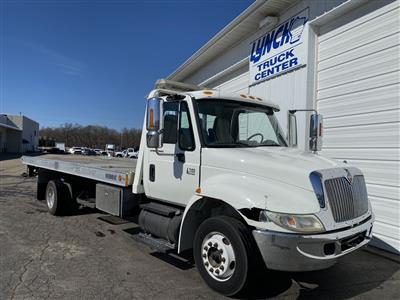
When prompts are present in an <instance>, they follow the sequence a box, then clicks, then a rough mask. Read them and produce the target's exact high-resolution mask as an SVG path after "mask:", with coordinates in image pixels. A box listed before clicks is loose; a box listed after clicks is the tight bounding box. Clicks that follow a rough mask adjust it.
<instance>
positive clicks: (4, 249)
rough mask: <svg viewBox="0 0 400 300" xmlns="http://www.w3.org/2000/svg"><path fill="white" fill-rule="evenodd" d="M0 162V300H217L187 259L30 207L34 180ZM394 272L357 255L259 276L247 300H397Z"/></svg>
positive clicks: (129, 233) (120, 227) (91, 214)
mask: <svg viewBox="0 0 400 300" xmlns="http://www.w3.org/2000/svg"><path fill="white" fill-rule="evenodd" d="M24 171H25V168H24V166H23V165H22V164H21V163H20V160H19V159H18V158H15V157H12V156H4V155H3V156H0V299H218V298H223V297H222V296H220V295H218V294H216V293H215V292H213V291H212V290H210V289H209V288H208V287H207V286H206V284H205V283H204V282H203V281H202V279H201V278H200V275H199V274H198V272H197V270H196V267H195V265H194V264H193V260H192V257H191V256H190V255H184V256H178V255H176V254H174V253H169V254H163V253H160V252H157V251H155V250H153V249H151V248H150V247H148V246H147V245H145V244H143V243H140V242H138V241H137V240H136V239H134V238H132V237H134V236H135V235H136V233H137V232H138V227H137V225H136V224H135V223H133V222H126V223H123V224H117V225H113V224H110V223H107V222H104V221H102V220H101V219H99V217H104V216H106V215H105V214H102V213H100V212H99V211H96V210H91V209H81V210H80V211H79V213H78V214H77V215H73V216H64V217H55V216H52V215H50V214H49V213H48V212H47V208H46V205H45V203H44V202H41V201H37V200H36V199H35V187H36V178H29V177H23V176H21V174H22V173H23V172H24ZM399 268H400V265H399V263H398V262H396V259H394V260H393V259H391V258H387V257H383V256H381V255H377V254H376V253H371V252H368V251H358V252H356V253H354V254H350V255H348V256H346V257H345V258H343V259H342V260H341V261H339V263H338V264H336V265H335V266H333V267H332V268H330V269H327V270H323V271H317V272H305V273H284V272H272V271H269V272H265V273H260V274H259V282H257V284H255V287H254V289H253V290H252V291H251V293H249V294H248V295H246V298H249V299H265V298H278V299H303V298H307V299H310V298H312V299H350V298H354V299H400V270H399Z"/></svg>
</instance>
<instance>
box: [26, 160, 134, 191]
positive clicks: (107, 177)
mask: <svg viewBox="0 0 400 300" xmlns="http://www.w3.org/2000/svg"><path fill="white" fill-rule="evenodd" d="M21 160H22V162H23V163H24V164H26V165H28V166H32V167H36V168H41V169H46V170H52V171H56V172H61V173H65V174H70V175H75V176H79V177H83V178H88V179H92V180H96V181H99V182H105V183H109V184H113V185H118V186H130V185H132V183H133V178H134V174H135V169H136V159H131V158H114V157H112V158H111V157H101V156H82V155H61V154H60V155H57V154H47V155H40V156H23V157H22V158H21Z"/></svg>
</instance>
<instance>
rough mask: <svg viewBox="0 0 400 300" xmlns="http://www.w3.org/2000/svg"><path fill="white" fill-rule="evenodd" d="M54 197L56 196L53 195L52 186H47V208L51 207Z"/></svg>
mask: <svg viewBox="0 0 400 300" xmlns="http://www.w3.org/2000/svg"><path fill="white" fill-rule="evenodd" d="M55 198H56V196H55V191H54V188H53V187H51V186H49V188H48V189H47V193H46V201H47V206H48V207H49V208H53V205H54V201H55Z"/></svg>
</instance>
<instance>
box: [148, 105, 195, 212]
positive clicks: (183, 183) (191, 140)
mask: <svg viewBox="0 0 400 300" xmlns="http://www.w3.org/2000/svg"><path fill="white" fill-rule="evenodd" d="M191 104H192V103H190V105H191ZM192 116H194V113H193V108H192V107H189V104H188V102H186V101H168V102H165V103H164V116H163V117H164V131H163V146H162V147H161V148H159V149H157V150H154V149H151V150H150V152H149V163H148V164H146V167H147V168H148V170H147V172H145V176H148V187H149V196H150V197H151V198H155V199H160V200H165V201H168V202H173V203H177V204H186V203H187V202H188V201H189V199H190V198H191V196H192V195H193V194H194V193H195V189H196V188H197V187H198V186H199V169H200V143H199V140H198V136H197V135H195V134H194V132H195V131H194V128H193V123H194V119H191V117H192ZM146 173H147V174H146Z"/></svg>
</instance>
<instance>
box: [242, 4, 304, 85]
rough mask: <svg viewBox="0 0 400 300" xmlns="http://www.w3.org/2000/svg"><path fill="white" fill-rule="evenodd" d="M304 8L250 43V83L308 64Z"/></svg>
mask: <svg viewBox="0 0 400 300" xmlns="http://www.w3.org/2000/svg"><path fill="white" fill-rule="evenodd" d="M307 21H308V9H305V10H303V11H301V12H300V13H298V14H297V15H295V16H293V17H292V18H290V19H288V20H286V21H285V22H283V23H281V24H279V25H278V26H277V27H275V28H274V29H273V30H272V31H270V32H268V33H267V34H265V35H263V36H262V37H260V38H258V39H257V40H256V41H254V42H253V43H251V45H250V47H251V53H250V57H249V60H250V62H249V66H250V72H249V73H250V77H251V78H250V85H254V84H257V83H259V82H262V81H265V80H267V79H271V78H272V77H275V76H277V75H281V74H283V73H285V72H288V71H291V70H294V69H296V68H299V67H301V66H304V65H305V61H306V57H305V42H304V39H303V36H304V28H305V26H306V24H307Z"/></svg>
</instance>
